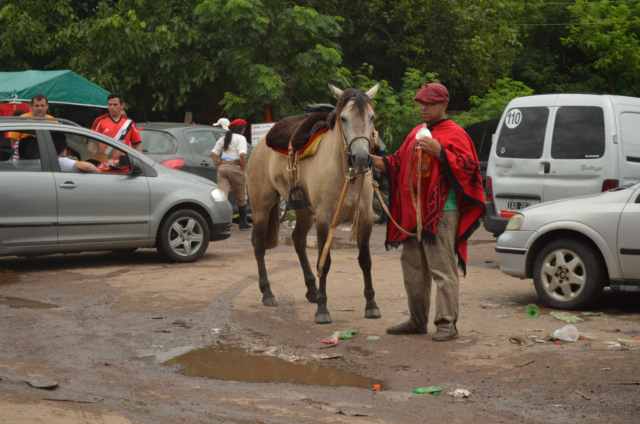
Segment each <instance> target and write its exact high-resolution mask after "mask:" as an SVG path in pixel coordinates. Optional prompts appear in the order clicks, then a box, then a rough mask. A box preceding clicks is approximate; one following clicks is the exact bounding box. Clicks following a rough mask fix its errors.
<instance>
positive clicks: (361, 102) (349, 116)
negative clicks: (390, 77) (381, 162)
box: [329, 84, 379, 173]
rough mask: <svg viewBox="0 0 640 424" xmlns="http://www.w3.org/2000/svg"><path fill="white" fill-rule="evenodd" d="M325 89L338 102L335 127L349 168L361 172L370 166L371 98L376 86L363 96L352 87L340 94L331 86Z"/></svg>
mask: <svg viewBox="0 0 640 424" xmlns="http://www.w3.org/2000/svg"><path fill="white" fill-rule="evenodd" d="M329 88H330V89H331V92H332V93H333V95H334V96H335V97H336V99H338V104H337V105H336V117H335V119H336V123H335V126H336V127H338V130H339V132H340V133H341V134H342V139H343V141H344V143H345V150H346V151H347V155H348V158H349V165H350V166H351V167H352V168H354V170H355V171H356V172H357V173H360V172H365V171H367V170H368V169H369V168H370V167H371V158H370V156H369V154H370V153H371V152H372V151H373V149H374V144H375V141H374V140H375V136H376V128H375V124H374V118H375V113H374V111H373V106H372V105H371V99H372V98H373V97H374V96H375V95H376V93H377V92H378V88H379V85H378V84H376V85H375V86H373V87H372V88H370V89H369V90H368V91H367V92H366V93H364V92H362V91H360V90H356V89H353V88H349V89H346V90H344V91H343V90H341V89H339V88H337V87H335V86H333V85H331V84H329Z"/></svg>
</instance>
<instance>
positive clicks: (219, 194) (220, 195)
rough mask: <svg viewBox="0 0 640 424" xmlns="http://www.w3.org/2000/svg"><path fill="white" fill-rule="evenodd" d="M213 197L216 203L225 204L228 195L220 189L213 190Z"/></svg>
mask: <svg viewBox="0 0 640 424" xmlns="http://www.w3.org/2000/svg"><path fill="white" fill-rule="evenodd" d="M211 197H213V200H214V201H215V202H225V201H226V200H227V195H226V194H225V192H224V191H222V190H220V189H219V188H214V189H213V190H211Z"/></svg>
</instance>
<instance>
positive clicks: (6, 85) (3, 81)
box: [0, 70, 109, 108]
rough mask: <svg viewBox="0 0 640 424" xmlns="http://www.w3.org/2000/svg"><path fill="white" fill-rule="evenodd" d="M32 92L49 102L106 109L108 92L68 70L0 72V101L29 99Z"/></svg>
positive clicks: (32, 94) (33, 94)
mask: <svg viewBox="0 0 640 424" xmlns="http://www.w3.org/2000/svg"><path fill="white" fill-rule="evenodd" d="M36 94H44V95H45V96H47V98H48V99H49V103H57V104H66V105H73V106H88V107H98V108H106V107H107V96H108V95H109V92H108V91H107V90H105V89H103V88H102V87H100V86H98V85H96V84H94V83H92V82H91V81H89V80H87V79H86V78H83V77H82V76H80V75H78V74H76V73H75V72H73V71H69V70H61V71H22V72H0V102H3V101H11V102H22V101H30V100H31V98H32V97H33V96H35V95H36Z"/></svg>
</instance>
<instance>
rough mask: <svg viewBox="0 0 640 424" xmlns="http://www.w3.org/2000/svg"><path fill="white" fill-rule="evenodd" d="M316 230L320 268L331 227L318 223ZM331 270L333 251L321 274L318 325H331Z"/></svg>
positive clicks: (329, 254)
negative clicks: (328, 283) (328, 287)
mask: <svg viewBox="0 0 640 424" xmlns="http://www.w3.org/2000/svg"><path fill="white" fill-rule="evenodd" d="M316 230H317V233H318V263H317V265H316V267H320V256H321V254H322V247H323V246H324V243H325V242H326V241H327V237H328V235H329V225H328V224H327V223H320V222H316ZM329 269H331V251H329V253H328V254H327V259H326V261H325V263H324V267H323V268H322V270H318V271H319V272H320V285H319V291H318V297H317V300H318V302H317V303H318V309H317V311H316V324H330V323H331V315H330V314H329V309H327V274H328V273H329Z"/></svg>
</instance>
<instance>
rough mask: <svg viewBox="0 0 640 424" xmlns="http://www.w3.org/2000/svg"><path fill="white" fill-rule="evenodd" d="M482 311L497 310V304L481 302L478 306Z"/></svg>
mask: <svg viewBox="0 0 640 424" xmlns="http://www.w3.org/2000/svg"><path fill="white" fill-rule="evenodd" d="M480 307H481V308H482V309H497V308H499V307H500V305H498V304H497V303H490V302H483V303H481V304H480Z"/></svg>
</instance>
